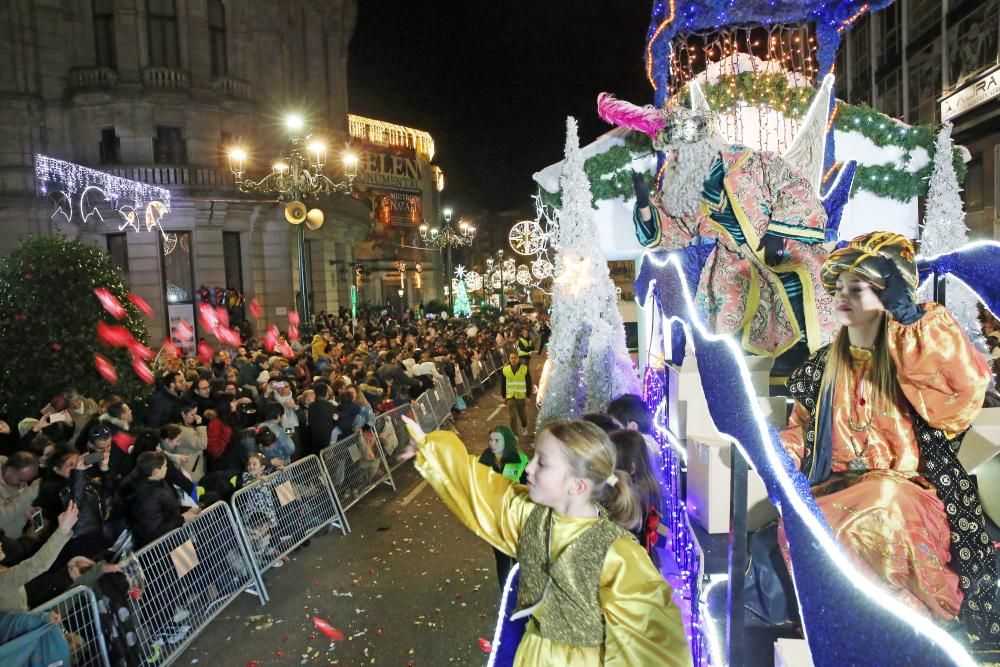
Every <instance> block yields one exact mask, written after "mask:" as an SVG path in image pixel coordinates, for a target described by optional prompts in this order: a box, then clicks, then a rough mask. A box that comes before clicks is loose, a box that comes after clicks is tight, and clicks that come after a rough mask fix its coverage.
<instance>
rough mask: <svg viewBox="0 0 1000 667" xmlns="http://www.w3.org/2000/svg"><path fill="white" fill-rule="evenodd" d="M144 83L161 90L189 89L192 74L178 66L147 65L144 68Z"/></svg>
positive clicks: (148, 86) (146, 85)
mask: <svg viewBox="0 0 1000 667" xmlns="http://www.w3.org/2000/svg"><path fill="white" fill-rule="evenodd" d="M142 85H143V86H145V87H146V88H156V89H160V90H187V89H188V88H190V87H191V75H190V74H188V73H187V71H186V70H182V69H180V68H178V67H146V68H145V69H143V70H142Z"/></svg>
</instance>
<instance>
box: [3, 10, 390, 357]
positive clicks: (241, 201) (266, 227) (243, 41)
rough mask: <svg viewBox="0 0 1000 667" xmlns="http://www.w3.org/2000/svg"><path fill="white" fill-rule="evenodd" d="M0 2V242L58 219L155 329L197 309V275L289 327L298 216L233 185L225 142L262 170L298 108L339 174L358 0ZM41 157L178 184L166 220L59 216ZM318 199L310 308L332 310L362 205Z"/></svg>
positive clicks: (280, 147) (336, 176)
mask: <svg viewBox="0 0 1000 667" xmlns="http://www.w3.org/2000/svg"><path fill="white" fill-rule="evenodd" d="M0 4H2V7H0V29H2V31H3V34H4V35H5V38H4V39H3V40H0V253H7V252H10V250H11V249H12V248H14V247H15V246H16V245H17V244H18V243H19V241H20V240H21V239H22V238H23V237H24V236H26V235H28V234H50V233H53V232H55V231H61V232H63V233H65V234H67V235H69V236H73V237H80V238H82V239H85V240H88V241H90V242H93V243H95V244H97V245H98V246H99V247H102V248H105V249H106V250H107V251H108V252H109V254H110V255H111V257H112V259H113V260H114V261H115V263H116V264H117V265H118V266H120V267H121V268H122V270H123V271H124V272H125V273H126V274H127V277H128V279H129V282H130V283H131V285H132V287H133V290H134V291H135V292H137V293H138V294H139V295H140V296H142V297H143V298H145V299H146V300H147V301H148V302H149V303H150V305H151V306H152V307H153V309H154V311H155V313H154V316H153V317H151V318H148V320H147V326H148V328H149V330H150V333H151V336H152V340H153V341H158V340H160V339H161V338H162V337H163V336H164V334H165V332H166V331H167V328H168V326H169V324H168V323H169V321H170V319H171V318H178V317H185V318H188V319H191V320H192V321H193V320H194V311H195V309H196V307H197V302H198V291H199V288H200V287H201V286H206V287H227V288H234V289H237V290H239V291H240V292H241V293H243V294H244V295H245V297H246V300H247V301H249V300H250V298H252V297H256V298H257V299H258V301H259V302H260V303H261V305H262V306H263V311H264V313H263V316H262V318H261V319H259V320H256V321H253V320H252V318H249V317H248V319H251V323H252V324H253V326H254V329H255V330H258V331H259V330H261V329H263V328H264V327H266V326H267V325H268V324H270V323H272V322H273V323H276V324H278V325H279V327H284V326H285V325H286V324H287V319H286V313H287V311H288V310H290V309H293V308H294V307H295V304H296V299H297V294H298V288H299V285H298V256H297V253H296V243H295V233H294V232H295V229H296V228H295V227H294V226H293V225H290V224H288V223H287V222H286V221H285V218H284V215H283V208H282V207H281V206H279V205H276V204H275V203H274V202H273V199H272V198H271V197H269V196H267V195H246V194H243V193H241V192H239V191H238V189H237V188H236V187H235V183H234V177H233V175H232V173H231V171H230V169H229V165H228V160H227V152H228V149H229V148H230V147H231V146H232V145H234V144H241V145H244V146H246V147H247V148H248V149H249V150H250V163H249V168H248V176H250V177H253V178H257V177H260V176H262V175H264V174H265V173H267V172H268V171H269V169H270V165H271V162H272V160H273V159H274V158H276V157H278V156H280V155H284V154H285V153H284V151H285V149H286V136H285V132H284V128H283V126H282V117H283V114H285V113H288V112H291V111H296V112H299V113H301V114H303V116H304V117H305V118H306V121H307V123H308V124H309V126H310V127H311V128H312V129H313V130H314V132H315V133H316V135H317V136H321V137H323V138H324V139H325V140H326V143H327V144H328V145H329V146H330V149H329V151H330V156H329V159H328V163H329V164H328V167H327V169H326V173H327V174H328V175H329V176H330V177H331V178H332V179H333V180H334V181H339V180H342V173H341V172H340V168H341V167H340V161H339V159H337V156H338V155H339V153H340V152H341V149H342V148H347V147H348V145H349V143H350V141H351V138H350V134H349V132H348V113H347V80H346V76H347V74H346V72H347V69H346V63H347V51H348V45H349V42H350V39H351V35H352V32H353V29H354V24H355V17H356V11H357V6H356V0H322V1H319V0H282V2H273V1H272V0H11V1H10V2H4V3H0ZM36 154H43V155H48V156H52V157H54V158H58V159H61V160H66V161H69V162H72V163H75V164H79V165H85V166H88V167H92V168H95V169H99V170H101V171H104V172H107V173H110V174H113V175H116V176H121V177H125V178H129V179H133V180H136V181H140V182H144V183H147V184H150V185H160V186H163V187H166V188H168V189H169V190H170V193H171V210H170V212H169V214H167V215H165V216H164V217H163V218H162V222H161V223H160V224H161V226H162V230H163V232H162V233H160V232H159V231H158V230H155V229H154V230H153V231H152V232H149V231H146V229H145V227H144V226H143V225H137V227H138V228H140V229H142V231H141V232H137V231H134V230H130V229H124V230H123V229H120V227H121V222H122V220H121V217H120V216H119V215H117V214H116V213H115V212H114V211H113V210H111V211H107V212H106V213H105V215H104V220H103V221H102V220H100V219H98V218H97V217H96V216H92V217H91V219H89V220H87V221H83V220H81V218H80V215H73V216H71V217H70V218H69V219H67V216H66V215H58V214H54V211H55V210H56V208H57V206H58V203H56V202H54V201H53V200H52V199H51V198H49V197H46V196H45V195H44V194H43V193H42V191H41V189H40V184H39V183H38V182H37V180H36V178H35V174H34V171H33V168H32V161H33V156H34V155H36ZM95 205H97V206H98V207H99V208H101V207H103V206H104V205H103V204H100V203H97V204H95ZM310 206H318V207H319V208H321V209H322V210H323V211H324V213H325V224H324V225H323V226H322V227H321V228H320V229H319V230H316V231H313V230H308V231H307V232H306V237H305V238H306V243H305V248H306V253H305V261H306V265H307V267H308V269H309V270H308V277H309V278H310V279H311V283H312V284H311V289H310V290H309V292H310V294H311V302H312V309H313V311H314V312H318V311H320V310H327V311H336V310H337V308H338V307H340V306H347V305H349V301H350V287H351V283H352V280H351V276H350V275H349V273H347V272H345V271H338V270H336V269H335V268H334V267H337V266H339V267H347V266H352V265H353V264H354V262H355V254H354V249H355V247H356V246H357V244H358V243H359V242H360V241H361V240H362V239H364V238H365V237H366V236H368V234H369V232H370V229H371V221H370V215H369V205H368V202H366V201H364V200H362V199H360V198H352V197H346V196H343V195H337V196H333V197H330V198H326V199H324V200H322V201H320V202H312V203H310ZM239 314H240V313H236V315H237V316H238V315H239ZM201 333H202V332H199V334H201Z"/></svg>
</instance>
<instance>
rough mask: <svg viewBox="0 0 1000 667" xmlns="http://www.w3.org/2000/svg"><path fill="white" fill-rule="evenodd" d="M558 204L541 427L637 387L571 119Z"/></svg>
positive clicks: (600, 405) (594, 408)
mask: <svg viewBox="0 0 1000 667" xmlns="http://www.w3.org/2000/svg"><path fill="white" fill-rule="evenodd" d="M560 186H561V190H562V207H561V208H560V209H559V211H558V214H557V224H556V225H555V229H554V230H553V231H554V234H553V239H552V244H553V247H554V248H555V251H556V257H555V281H554V284H553V292H552V320H551V327H552V338H551V340H550V341H549V360H550V364H551V365H550V370H549V375H548V381H547V383H546V386H545V395H544V396H543V397H542V401H543V402H542V409H541V413H540V414H539V417H538V425H539V426H544V425H545V424H546V423H548V422H550V421H553V420H555V419H570V418H576V417H579V416H580V415H581V414H583V413H584V412H601V411H603V410H604V408H605V407H606V406H607V404H608V403H609V402H610V401H611V400H612V399H613V398H615V397H617V396H619V395H621V394H625V393H634V394H638V393H640V385H639V379H638V376H637V375H636V372H635V370H634V369H633V368H632V362H631V359H630V358H629V356H628V350H627V349H626V347H625V325H624V323H623V321H622V317H621V313H620V312H619V311H618V306H617V293H616V290H615V284H614V282H613V281H612V280H611V275H610V272H609V270H608V263H607V260H606V259H605V257H604V253H603V252H602V251H601V247H600V239H599V236H598V233H597V222H596V220H595V218H594V209H593V207H592V205H591V202H592V201H593V198H592V195H591V192H590V181H589V180H588V178H587V174H586V172H584V170H583V155H582V153H581V152H580V139H579V137H578V135H577V124H576V120H575V119H574V118H572V117H570V118H567V119H566V161H565V162H564V164H563V170H562V175H561V176H560Z"/></svg>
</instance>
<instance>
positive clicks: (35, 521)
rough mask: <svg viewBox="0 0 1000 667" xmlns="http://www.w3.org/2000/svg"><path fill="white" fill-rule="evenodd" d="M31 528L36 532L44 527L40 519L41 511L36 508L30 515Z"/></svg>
mask: <svg viewBox="0 0 1000 667" xmlns="http://www.w3.org/2000/svg"><path fill="white" fill-rule="evenodd" d="M31 528H32V529H33V530H34V531H35V532H36V533H37V532H39V531H41V530H42V529H43V528H45V521H43V520H42V511H41V510H38V511H37V512H35V513H34V514H32V515H31Z"/></svg>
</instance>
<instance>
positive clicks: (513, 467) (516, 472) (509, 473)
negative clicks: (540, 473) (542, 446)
mask: <svg viewBox="0 0 1000 667" xmlns="http://www.w3.org/2000/svg"><path fill="white" fill-rule="evenodd" d="M517 455H518V457H520V459H521V460H520V461H518V462H517V463H505V464H504V466H503V472H502V473H501V474H502V475H503V476H504V477H506V478H507V479H509V480H512V481H514V482H520V481H521V475H522V474H523V473H524V469H525V468H527V467H528V455H527V454H525V453H524V452H518V453H517Z"/></svg>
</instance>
